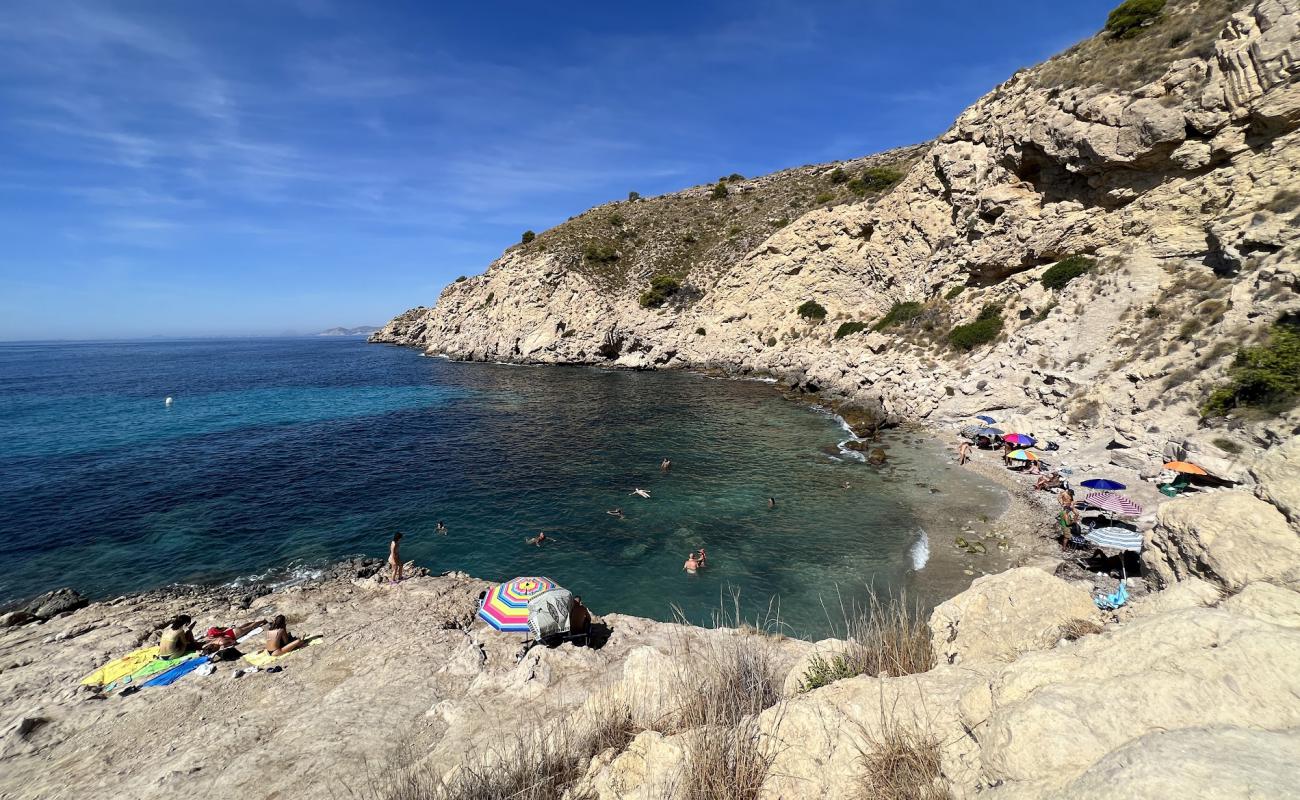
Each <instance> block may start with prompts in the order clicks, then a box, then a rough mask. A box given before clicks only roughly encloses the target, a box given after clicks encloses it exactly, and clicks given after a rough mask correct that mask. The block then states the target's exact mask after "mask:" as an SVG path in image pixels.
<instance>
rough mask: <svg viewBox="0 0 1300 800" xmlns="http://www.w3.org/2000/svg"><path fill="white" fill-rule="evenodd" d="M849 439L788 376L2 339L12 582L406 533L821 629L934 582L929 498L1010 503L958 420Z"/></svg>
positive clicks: (127, 578) (315, 342) (195, 576)
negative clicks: (851, 607)
mask: <svg viewBox="0 0 1300 800" xmlns="http://www.w3.org/2000/svg"><path fill="white" fill-rule="evenodd" d="M168 396H171V397H173V398H174V402H173V403H172V404H171V405H170V406H168V405H166V404H165V403H164V399H165V398H166V397H168ZM845 437H846V433H845V431H844V430H843V428H842V427H841V425H840V424H839V422H838V421H837V420H836V419H835V418H833V417H831V416H830V415H828V414H824V413H818V412H816V411H815V410H811V409H809V408H807V407H805V406H801V405H798V404H795V403H791V402H789V401H787V400H785V399H783V398H782V397H781V396H780V394H779V393H778V392H777V391H776V389H775V388H774V387H772V386H769V385H765V384H762V383H758V382H750V381H729V380H717V379H711V378H705V377H702V376H698V375H692V374H687V373H680V372H662V373H650V372H641V373H637V372H623V371H607V370H599V369H594V368H580V367H520V366H508V365H493V364H461V363H453V362H449V361H446V360H443V359H436V358H426V357H423V356H422V355H421V354H420V353H418V352H416V351H413V350H409V349H402V348H395V347H387V346H381V345H371V344H367V343H365V342H364V341H361V340H359V339H352V338H301V339H262V340H208V341H193V340H188V341H166V342H165V341H149V342H107V343H69V344H65V343H51V344H44V343H39V344H29V343H19V344H0V603H2V602H4V601H7V600H13V599H16V598H19V597H23V596H27V595H32V594H35V593H38V592H42V591H46V590H49V589H52V588H56V587H59V586H72V587H74V588H77V589H78V590H80V591H82V592H83V593H86V594H87V595H90V596H92V597H107V596H111V595H116V594H120V593H124V592H129V591H137V590H143V589H149V588H155V587H158V586H161V585H164V584H170V583H176V582H210V581H232V580H239V579H248V578H249V577H250V576H257V577H259V578H261V579H266V580H285V579H289V578H291V577H292V576H293V575H295V574H308V573H309V572H310V570H312V569H314V568H318V567H320V566H322V565H324V564H325V563H327V562H329V561H332V560H335V559H338V558H341V557H344V556H348V555H355V554H367V555H373V556H383V555H385V553H386V551H387V543H388V540H389V538H390V537H391V535H392V533H393V532H394V531H399V530H400V531H403V532H404V533H405V538H404V539H403V543H402V553H403V555H404V556H405V557H406V558H408V559H412V558H413V559H415V560H416V562H417V563H419V564H421V565H422V566H428V567H430V568H431V569H432V570H434V571H435V572H442V571H447V570H462V571H465V572H468V573H470V574H471V575H475V576H478V577H482V578H486V579H506V578H510V577H513V576H515V575H525V574H541V575H546V576H549V577H551V578H553V579H555V580H556V581H558V582H559V583H561V584H562V585H564V586H566V587H568V588H570V589H572V590H573V591H574V592H575V593H577V594H580V595H582V596H583V599H584V601H585V602H586V603H587V605H589V606H590V607H591V608H593V609H594V610H595V611H596V613H611V612H621V613H627V614H635V615H640V616H648V617H653V618H657V619H672V618H674V615H675V614H677V613H679V612H680V613H681V614H683V615H684V616H685V617H686V618H687V619H688V620H690V621H692V622H697V623H708V622H709V621H710V618H711V616H712V614H713V613H714V612H717V611H718V609H719V608H720V607H724V606H725V607H727V608H730V607H731V605H732V599H731V598H732V594H733V592H739V596H740V602H741V605H742V609H743V611H742V614H743V616H744V617H745V618H746V620H747V621H753V620H755V619H756V618H758V617H765V618H770V617H776V616H779V619H780V624H781V626H782V627H781V629H782V630H783V631H785V632H786V633H790V634H792V635H800V636H820V635H825V634H826V633H828V632H829V631H831V630H832V628H833V627H834V625H835V624H838V623H839V621H840V619H841V614H840V607H841V603H847V602H849V601H851V600H855V599H861V598H863V597H865V595H866V592H867V587H868V586H874V588H875V590H876V591H877V592H890V591H896V590H898V589H904V588H908V589H910V590H912V591H913V592H914V593H916V592H919V593H920V595H921V596H922V597H923V598H925V597H926V594H927V588H926V587H925V585H924V581H923V580H918V577H919V576H923V575H924V566H925V563H926V559H927V558H928V552H929V542H928V540H927V539H926V537H925V534H924V530H925V528H926V525H927V524H930V523H929V522H927V520H932V519H942V518H945V517H952V516H954V515H960V516H961V517H971V516H975V515H978V514H980V513H989V510H990V509H994V508H995V507H996V506H997V505H998V504H999V502H1000V493H999V491H998V490H996V489H995V488H993V487H990V486H989V485H987V484H984V483H982V482H981V481H980V480H979V479H978V478H976V477H974V476H971V475H968V474H966V473H965V472H963V471H962V470H960V469H958V468H955V467H953V466H951V464H950V461H951V458H950V456H949V455H948V454H946V453H944V452H943V451H942V450H941V449H939V446H938V444H937V443H934V442H931V441H928V440H925V439H922V438H920V437H917V436H915V435H909V434H893V435H890V436H888V437H886V439H885V440H884V442H883V444H885V445H886V446H887V447H888V452H889V462H888V463H887V464H886V465H885V466H884V467H872V466H869V465H867V464H865V463H862V462H861V461H860V460H857V459H855V458H853V457H852V456H854V455H856V454H852V453H850V452H846V451H845V450H844V449H843V448H842V447H840V443H841V442H843V441H844V439H845ZM663 458H670V459H672V462H673V466H672V469H671V471H669V472H667V473H663V472H661V471H660V469H659V464H660V461H661V459H663ZM846 483H847V484H848V488H844V485H845V484H846ZM635 488H642V489H645V490H646V491H647V492H649V494H650V498H649V499H643V498H641V497H637V496H633V495H632V494H631V492H632V490H633V489H635ZM769 497H774V498H775V499H776V503H777V505H776V507H775V508H769V507H768V502H767V501H768V498H769ZM615 508H621V509H622V510H623V512H624V517H623V518H622V519H619V518H616V517H614V516H611V515H609V514H608V513H607V511H609V510H612V509H615ZM439 521H442V522H444V523H445V524H446V526H447V531H448V532H447V533H446V534H445V535H440V534H438V533H437V532H436V526H437V523H438V522H439ZM543 530H544V531H545V532H546V535H547V539H548V542H547V544H546V545H545V546H543V547H540V548H539V547H533V546H529V545H526V544H525V543H524V540H525V539H526V538H528V537H531V536H534V535H536V533H537V532H538V531H543ZM700 546H704V547H705V548H707V550H708V553H709V563H708V567H707V568H706V569H704V570H703V571H701V572H700V573H698V574H696V575H688V574H686V573H685V572H683V571H682V562H683V561H684V560H685V559H686V555H687V553H689V552H690V551H691V550H693V549H695V548H698V547H700ZM930 593H931V594H933V591H931V592H930ZM929 599H930V600H931V601H933V600H936V599H939V598H937V597H931V598H929ZM769 610H770V612H769Z"/></svg>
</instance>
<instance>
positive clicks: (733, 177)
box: [727, 172, 745, 183]
mask: <svg viewBox="0 0 1300 800" xmlns="http://www.w3.org/2000/svg"><path fill="white" fill-rule="evenodd" d="M744 179H745V176H744V175H741V174H740V173H739V172H733V173H731V174H730V175H728V176H727V180H729V181H731V182H732V183H735V182H736V181H743V180H744Z"/></svg>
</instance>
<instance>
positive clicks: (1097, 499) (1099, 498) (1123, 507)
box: [1083, 492, 1142, 517]
mask: <svg viewBox="0 0 1300 800" xmlns="http://www.w3.org/2000/svg"><path fill="white" fill-rule="evenodd" d="M1083 502H1084V503H1085V504H1087V505H1090V506H1092V507H1093V508H1100V509H1101V510H1102V511H1110V512H1111V513H1114V514H1120V515H1121V516H1125V517H1136V516H1139V515H1141V513H1142V506H1140V505H1138V504H1137V503H1135V502H1133V501H1132V500H1130V499H1129V498H1127V497H1125V496H1124V495H1122V494H1113V493H1111V492H1089V493H1088V494H1086V495H1084V496H1083Z"/></svg>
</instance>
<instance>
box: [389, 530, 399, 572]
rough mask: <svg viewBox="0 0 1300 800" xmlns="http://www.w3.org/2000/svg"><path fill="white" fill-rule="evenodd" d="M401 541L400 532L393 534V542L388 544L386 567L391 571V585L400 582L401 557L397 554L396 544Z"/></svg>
mask: <svg viewBox="0 0 1300 800" xmlns="http://www.w3.org/2000/svg"><path fill="white" fill-rule="evenodd" d="M401 541H402V532H401V531H398V532H397V533H395V534H393V541H392V542H390V543H389V544H388V566H390V567H392V569H393V583H399V582H400V581H401V580H402V555H401V553H400V552H398V547H397V545H398V543H399V542H401Z"/></svg>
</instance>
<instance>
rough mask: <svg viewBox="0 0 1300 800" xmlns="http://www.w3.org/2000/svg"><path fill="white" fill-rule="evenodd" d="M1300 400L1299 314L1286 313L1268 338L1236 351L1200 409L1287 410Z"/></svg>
mask: <svg viewBox="0 0 1300 800" xmlns="http://www.w3.org/2000/svg"><path fill="white" fill-rule="evenodd" d="M1297 400H1300V318H1298V317H1295V316H1287V317H1283V318H1282V319H1280V320H1278V322H1277V324H1275V325H1274V326H1273V327H1272V328H1271V329H1270V330H1269V336H1268V341H1266V342H1264V343H1263V344H1261V345H1259V346H1257V347H1243V348H1242V349H1241V350H1238V351H1237V357H1236V359H1235V360H1234V361H1233V364H1232V370H1231V372H1230V373H1229V379H1228V383H1227V384H1225V385H1223V386H1220V387H1219V388H1217V389H1215V390H1214V392H1213V393H1211V394H1210V397H1209V399H1208V400H1206V402H1205V405H1204V406H1203V407H1202V409H1201V413H1202V414H1203V415H1204V416H1206V417H1217V416H1222V415H1224V414H1227V413H1228V412H1229V411H1232V410H1233V409H1235V408H1243V407H1247V408H1258V409H1262V410H1264V411H1268V412H1275V413H1280V412H1283V411H1286V410H1288V409H1290V408H1291V407H1293V406H1294V405H1295V404H1296V401H1297Z"/></svg>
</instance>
